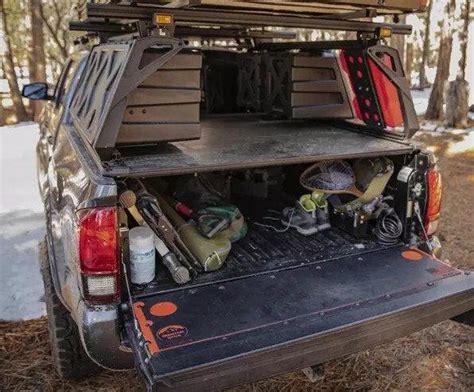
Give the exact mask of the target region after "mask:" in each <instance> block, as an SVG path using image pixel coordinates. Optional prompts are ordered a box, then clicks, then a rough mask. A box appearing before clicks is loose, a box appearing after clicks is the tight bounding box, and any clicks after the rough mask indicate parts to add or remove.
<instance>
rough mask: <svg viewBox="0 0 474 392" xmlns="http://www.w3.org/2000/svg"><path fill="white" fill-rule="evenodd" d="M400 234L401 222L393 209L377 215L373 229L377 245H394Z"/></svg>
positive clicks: (401, 231) (401, 230) (401, 229)
mask: <svg viewBox="0 0 474 392" xmlns="http://www.w3.org/2000/svg"><path fill="white" fill-rule="evenodd" d="M402 233H403V225H402V222H401V221H400V218H399V217H398V215H397V214H396V212H395V211H394V210H393V208H390V209H388V210H385V211H383V212H382V213H381V214H380V215H379V217H378V219H377V223H376V224H375V228H374V235H375V237H376V239H377V242H378V243H379V244H382V245H386V246H389V245H396V244H397V242H398V238H399V237H400V236H401V235H402Z"/></svg>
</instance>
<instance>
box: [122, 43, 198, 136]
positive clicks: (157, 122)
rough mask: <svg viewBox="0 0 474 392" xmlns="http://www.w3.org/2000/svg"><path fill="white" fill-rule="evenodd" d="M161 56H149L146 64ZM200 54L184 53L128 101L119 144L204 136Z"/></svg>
mask: <svg viewBox="0 0 474 392" xmlns="http://www.w3.org/2000/svg"><path fill="white" fill-rule="evenodd" d="M156 55H158V54H153V53H147V54H145V56H144V58H143V60H142V61H145V62H146V61H147V56H148V57H149V58H151V57H152V56H156ZM201 68H202V56H201V54H200V53H197V52H194V53H180V54H177V55H176V56H174V57H173V58H172V59H171V60H170V61H168V62H167V63H166V64H165V65H164V66H163V67H161V68H160V69H159V70H158V71H156V72H155V73H154V74H153V75H152V76H150V77H149V78H147V79H146V80H145V81H144V82H143V83H142V84H141V85H140V86H139V87H138V88H136V89H135V90H134V91H133V92H132V93H131V94H129V96H128V99H127V109H126V111H125V114H124V117H123V120H122V125H121V127H120V131H119V134H118V140H117V142H118V143H120V144H130V143H157V142H165V141H179V140H190V139H198V138H199V137H201V127H200V115H199V107H200V102H201Z"/></svg>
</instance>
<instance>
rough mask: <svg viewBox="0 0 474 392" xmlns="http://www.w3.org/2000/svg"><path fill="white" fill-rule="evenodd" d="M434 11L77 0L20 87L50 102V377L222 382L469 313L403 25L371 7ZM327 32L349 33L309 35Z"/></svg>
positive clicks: (44, 133) (332, 4)
mask: <svg viewBox="0 0 474 392" xmlns="http://www.w3.org/2000/svg"><path fill="white" fill-rule="evenodd" d="M425 3H426V2H424V1H411V2H410V1H396V0H393V1H390V0H387V1H375V0H374V1H369V0H366V1H320V2H318V3H314V2H290V1H275V2H239V1H229V2H219V1H201V2H199V1H161V2H160V1H152V0H140V1H137V2H132V3H131V4H130V3H129V2H122V1H119V2H117V1H113V2H111V3H107V2H102V3H101V2H94V3H91V4H88V5H87V6H86V8H85V9H81V13H82V14H83V15H82V20H80V21H78V22H73V23H71V29H73V30H76V31H84V32H87V34H86V35H84V36H82V37H80V38H79V39H78V42H77V50H76V51H75V52H74V54H72V55H71V57H70V59H69V60H68V61H67V63H66V64H65V66H64V69H63V71H62V74H61V76H60V77H59V80H58V82H57V84H56V87H55V88H54V91H51V90H52V89H51V88H50V86H48V85H47V84H46V83H33V84H30V85H27V86H25V88H24V91H23V94H24V96H25V97H27V98H30V99H37V100H46V101H47V104H46V105H45V108H44V110H43V113H42V120H41V126H40V130H41V137H40V140H39V143H38V146H37V166H38V179H39V188H40V193H41V196H42V200H43V201H44V206H45V213H46V222H47V235H46V238H45V241H44V243H42V245H41V264H42V269H43V275H44V283H45V290H46V295H45V298H46V302H47V312H48V318H49V328H50V337H51V348H52V355H53V359H54V364H55V367H56V369H57V371H58V372H59V374H60V375H61V376H62V377H64V378H68V379H81V378H85V377H88V376H90V375H91V374H92V373H94V372H96V371H97V370H99V369H101V368H105V369H110V370H120V369H126V368H132V367H133V366H135V367H136V368H137V369H138V371H139V373H140V374H141V375H142V376H143V379H144V381H145V383H146V385H147V388H149V390H157V391H161V390H163V391H164V390H184V391H190V390H216V389H222V388H226V387H230V386H234V385H238V384H242V383H248V382H252V381H254V380H258V379H262V378H266V377H270V376H272V375H276V374H280V373H284V372H289V371H293V370H298V369H303V368H308V367H311V366H315V365H318V364H321V363H323V362H325V361H328V360H331V359H334V358H338V357H341V356H344V355H348V354H350V353H354V352H357V351H360V350H365V349H368V348H370V347H373V346H376V345H379V344H382V343H384V342H388V341H391V340H393V339H396V338H398V337H401V336H404V335H406V334H410V333H412V332H414V331H416V330H419V329H422V328H425V327H428V326H431V325H433V324H435V323H438V322H440V321H442V320H445V319H450V318H454V317H458V319H460V320H461V319H462V320H464V321H466V322H468V321H470V322H472V314H473V307H474V295H473V294H474V275H473V274H470V273H469V272H468V271H462V270H459V269H457V268H454V267H453V266H451V265H449V264H447V263H445V262H443V261H442V260H440V259H439V255H440V252H439V251H440V244H439V241H438V240H437V237H436V231H437V229H438V220H439V214H440V208H441V206H440V203H441V176H440V174H439V172H438V170H437V167H436V162H435V159H434V157H433V155H432V154H430V153H428V152H426V151H423V150H421V149H420V148H418V147H417V146H415V145H413V144H412V143H411V142H410V140H409V139H410V138H411V136H413V134H414V133H415V132H416V130H417V129H418V122H417V117H416V114H415V111H414V107H413V102H412V99H411V96H410V91H409V87H408V84H407V82H406V80H405V75H404V71H403V66H402V63H401V61H400V57H399V55H398V52H397V51H396V50H394V49H393V48H391V47H390V46H388V45H386V42H387V41H388V40H390V36H391V35H392V34H408V33H410V29H411V28H410V26H406V25H403V24H400V23H376V22H373V21H371V18H372V17H374V16H376V15H391V16H393V18H394V20H395V21H397V19H398V16H399V15H401V14H403V13H405V12H413V11H419V10H423V9H424V7H425V6H426V4H425ZM318 30H336V31H342V32H343V31H347V32H353V33H354V38H353V39H344V40H331V41H328V40H313V39H310V40H308V39H305V40H303V39H301V37H303V36H304V37H309V36H310V35H311V34H306V33H305V32H310V33H311V32H313V31H318ZM313 38H314V37H313ZM322 163H324V165H326V166H324V167H326V168H327V169H324V170H326V171H324V170H323V169H322V167H323V166H322ZM338 168H339V169H338ZM318 170H319V172H317V171H318ZM312 171H316V174H314V175H312V174H311V173H312ZM308 173H310V174H311V175H309V174H308ZM354 173H355V174H354ZM322 174H328V175H329V176H330V178H329V180H330V181H332V185H325V187H323V185H321V184H320V183H319V182H318V181H319V180H318V179H320V178H321V177H318V176H320V175H322ZM345 174H347V175H348V176H349V177H347V176H345V177H344V175H345ZM333 175H334V176H333ZM347 179H349V180H350V181H349V182H350V183H348V184H346V182H347ZM354 181H355V183H353V182H354ZM318 184H320V185H318ZM349 186H353V187H354V186H355V188H356V189H354V188H349ZM318 189H319V190H320V191H317V190H318ZM350 189H352V190H350ZM321 190H322V191H321ZM130 194H131V197H130ZM124 195H127V197H126V196H124ZM210 195H211V196H212V197H213V200H216V199H218V200H219V202H218V203H217V204H215V205H212V208H214V207H216V205H217V206H218V208H217V209H216V208H214V210H212V208H211V209H209V208H208V207H209V203H208V204H206V207H205V208H203V205H204V204H202V203H204V202H203V199H206V197H208V196H209V198H210ZM209 198H208V199H209ZM208 201H209V200H208ZM200 203H201V204H200ZM219 203H220V204H219ZM232 206H233V207H232ZM202 211H206V212H205V213H202ZM209 211H212V213H210V212H209ZM223 211H224V212H225V213H228V212H229V211H231V212H232V211H233V212H235V211H238V212H237V213H236V214H235V213H233V214H232V215H225V218H222V215H219V214H222V213H223ZM209 214H211V215H209ZM212 214H214V215H212ZM209 216H211V218H209ZM229 216H231V217H230V218H229ZM216 217H217V218H218V219H217V221H216ZM221 218H222V219H221ZM206 219H207V220H206ZM243 220H245V223H243ZM203 225H204V226H206V225H207V226H210V229H209V227H207V229H206V228H203V227H202V226H203ZM139 226H144V227H145V228H146V229H148V230H151V231H152V232H153V236H154V238H155V241H159V244H164V245H165V248H166V247H167V249H168V250H167V251H166V252H161V253H160V249H161V250H162V249H163V247H160V246H158V245H157V246H156V249H157V252H156V259H154V260H155V261H154V262H153V265H152V266H151V267H152V268H153V271H154V272H153V275H152V279H151V280H148V281H137V279H136V276H135V278H134V275H133V274H134V268H138V267H136V266H134V262H135V261H136V260H135V259H133V257H132V256H131V254H132V253H133V252H134V248H133V247H132V244H131V242H132V239H131V234H130V233H131V232H133V230H134V229H135V228H137V227H139ZM236 226H237V227H238V228H239V230H240V231H238V230H237V229H235V227H236ZM244 227H245V230H243V228H244ZM208 229H209V230H208ZM232 229H235V230H234V231H233V238H232V241H230V240H229V239H228V238H227V237H225V234H226V233H227V234H228V232H229V231H231V230H232ZM216 233H217V234H216ZM236 234H239V235H238V238H236V237H235V236H236ZM155 244H156V242H155ZM223 244H224V245H223ZM224 248H225V249H224ZM205 252H208V254H205V255H204V262H202V261H203V254H204V253H205ZM171 254H172V256H173V257H172V258H171V259H172V262H173V263H174V264H172V265H171V267H170V264H169V263H168V261H169V257H170V255H171ZM134 260H135V261H134ZM137 260H138V259H137ZM167 260H168V261H167ZM177 266H179V268H181V271H183V270H182V269H183V268H184V275H180V276H181V278H182V279H181V280H179V279H177V278H176V274H175V273H176V268H175V267H177Z"/></svg>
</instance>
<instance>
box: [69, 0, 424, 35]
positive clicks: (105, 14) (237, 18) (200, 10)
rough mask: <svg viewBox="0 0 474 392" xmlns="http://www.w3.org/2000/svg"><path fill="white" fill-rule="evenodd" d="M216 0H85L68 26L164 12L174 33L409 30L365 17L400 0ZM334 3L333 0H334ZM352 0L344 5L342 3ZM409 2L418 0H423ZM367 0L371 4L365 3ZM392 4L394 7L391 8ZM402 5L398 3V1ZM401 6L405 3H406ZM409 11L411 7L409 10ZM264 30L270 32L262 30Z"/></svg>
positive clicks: (120, 25) (138, 21)
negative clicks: (77, 17) (269, 29)
mask: <svg viewBox="0 0 474 392" xmlns="http://www.w3.org/2000/svg"><path fill="white" fill-rule="evenodd" d="M330 3H331V4H328V3H325V2H323V1H318V2H308V1H306V2H301V1H269V0H265V1H259V2H258V1H246V2H243V1H234V0H231V1H225V2H224V1H220V0H135V1H121V0H111V2H105V3H104V2H101V3H97V1H95V2H92V3H87V4H86V5H85V6H84V7H82V8H81V9H80V16H81V21H79V22H72V23H71V24H70V28H71V30H74V31H84V32H89V33H91V32H92V33H98V34H100V35H102V36H105V37H110V36H115V35H125V34H133V33H139V34H140V35H142V32H141V31H140V30H141V29H142V28H143V26H145V27H147V26H148V27H151V26H152V25H153V23H154V22H155V24H156V21H157V17H158V18H159V16H163V17H165V19H166V20H167V21H169V22H170V23H167V24H172V26H166V27H167V29H168V32H169V34H168V35H172V36H176V37H185V36H203V37H206V36H212V37H226V36H228V37H248V36H249V31H250V30H251V29H255V28H260V29H261V28H265V27H285V28H301V29H320V30H338V31H356V32H359V33H368V34H372V33H376V31H377V30H378V29H380V28H388V29H390V30H391V32H392V33H393V34H410V33H411V30H412V28H411V26H409V25H405V24H398V23H397V24H393V23H375V22H371V21H367V20H365V21H364V20H360V19H364V18H373V17H375V16H377V15H380V14H387V13H392V14H393V13H395V15H396V14H397V13H400V12H407V11H408V9H404V8H396V6H397V4H402V3H403V4H406V3H407V2H406V1H404V2H403V1H401V0H386V1H384V4H385V7H384V8H380V6H379V7H378V8H377V4H379V3H380V1H379V0H357V1H352V2H351V1H340V0H336V1H331V2H330ZM334 3H337V4H334ZM351 3H352V4H357V5H358V6H354V5H352V6H351V5H347V4H351ZM413 3H420V4H421V3H422V0H418V1H414V2H413ZM370 5H372V6H370ZM390 5H393V8H390ZM399 7H401V6H399ZM405 7H406V6H405ZM412 11H413V10H412ZM267 34H269V33H267Z"/></svg>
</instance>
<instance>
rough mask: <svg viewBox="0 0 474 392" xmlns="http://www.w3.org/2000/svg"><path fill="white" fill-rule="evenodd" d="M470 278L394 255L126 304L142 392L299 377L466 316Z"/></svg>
mask: <svg viewBox="0 0 474 392" xmlns="http://www.w3.org/2000/svg"><path fill="white" fill-rule="evenodd" d="M473 294H474V275H472V274H469V273H467V272H463V271H460V270H458V269H455V268H453V267H451V266H449V265H447V264H445V263H443V262H441V261H439V260H436V259H434V258H432V257H431V256H429V255H427V254H424V253H422V252H420V251H417V250H407V249H406V248H402V247H394V248H390V249H385V250H381V251H377V252H371V253H366V254H363V255H359V256H349V257H343V258H340V259H338V260H332V261H329V262H324V263H307V264H304V265H301V266H299V267H296V268H288V269H282V270H274V271H270V272H268V273H262V274H257V275H254V276H251V277H246V278H242V279H237V280H232V281H227V282H220V283H216V284H208V285H202V286H199V287H193V288H189V289H180V290H176V291H171V292H165V293H162V294H158V295H153V296H148V297H144V298H140V297H137V298H134V299H133V309H134V315H135V318H131V320H130V321H129V322H128V323H127V325H126V326H127V331H128V334H129V338H130V339H131V342H132V346H133V350H134V352H135V356H136V360H137V365H138V366H139V368H140V371H141V372H142V373H143V374H144V376H145V378H146V379H147V382H148V384H149V386H150V388H152V389H157V390H160V391H161V390H166V389H168V388H169V389H173V390H193V391H196V390H213V389H221V388H224V387H228V386H232V385H236V384H240V383H247V382H251V381H254V380H257V379H259V378H264V377H268V376H271V375H275V374H278V373H282V372H288V371H292V370H297V369H301V368H304V367H307V366H311V365H315V364H318V363H321V362H324V361H327V360H330V359H333V358H337V357H340V356H343V355H347V354H350V353H353V352H356V351H360V350H363V349H367V348H369V347H372V346H375V345H378V344H381V343H383V342H387V341H390V340H393V339H395V338H397V337H400V336H403V335H406V334H409V333H411V332H413V331H416V330H419V329H422V328H425V327H428V326H430V325H433V324H435V323H438V322H440V321H442V320H445V319H448V318H451V317H453V316H456V315H458V314H461V313H463V312H466V311H469V310H471V309H473V308H474V295H473Z"/></svg>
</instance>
